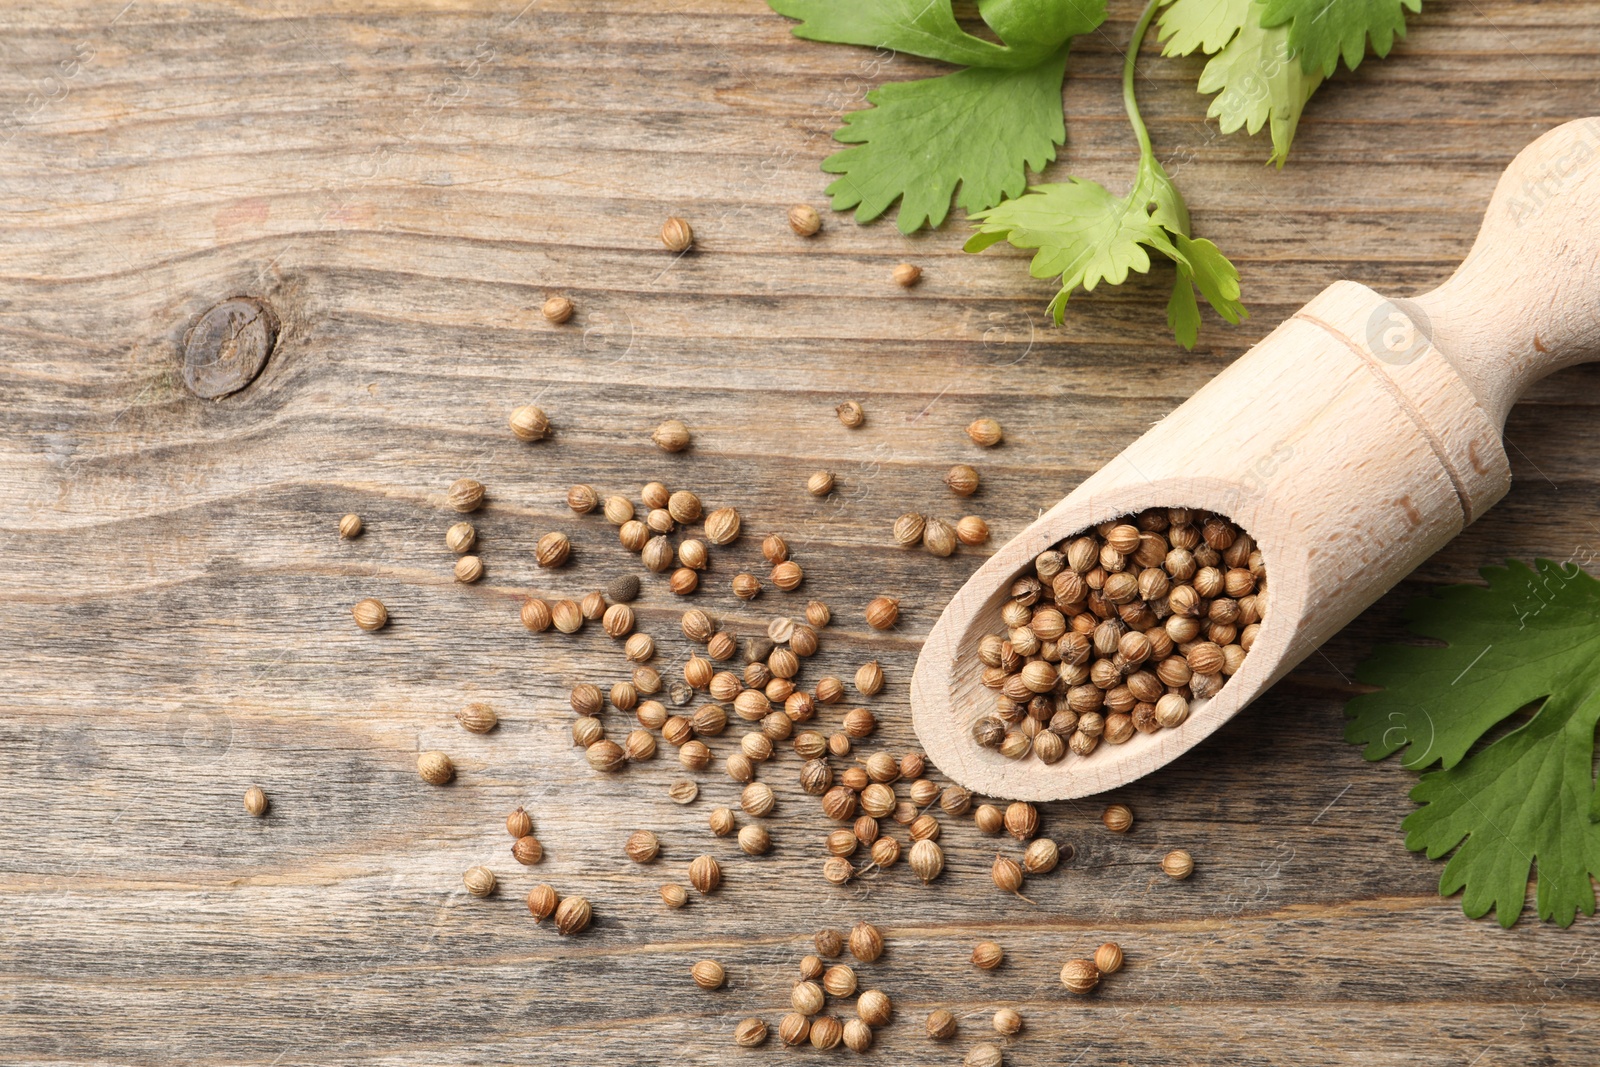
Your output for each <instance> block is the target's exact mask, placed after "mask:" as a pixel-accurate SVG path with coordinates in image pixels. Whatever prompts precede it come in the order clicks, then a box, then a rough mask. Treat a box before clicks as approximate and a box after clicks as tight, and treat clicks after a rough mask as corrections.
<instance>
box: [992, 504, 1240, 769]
mask: <svg viewBox="0 0 1600 1067" xmlns="http://www.w3.org/2000/svg"><path fill="white" fill-rule="evenodd" d="M1010 592H1011V595H1010V598H1009V599H1008V600H1007V601H1006V603H1005V604H1004V605H1003V606H1002V607H1001V609H1000V618H1001V621H1002V622H1003V623H1004V624H1005V626H1006V631H1005V632H1004V633H995V634H986V635H984V637H983V638H982V640H981V641H980V642H979V645H978V658H979V660H980V661H981V662H982V664H983V684H984V685H986V686H988V687H989V688H990V689H993V690H994V691H995V706H994V711H993V713H992V714H989V715H986V716H984V717H983V718H980V719H979V720H978V721H977V722H976V723H974V724H973V728H972V736H973V739H974V740H975V741H977V743H978V744H980V745H982V746H984V747H986V748H993V749H998V750H999V752H1000V753H1001V754H1002V755H1004V756H1006V757H1008V758H1010V759H1023V758H1026V757H1027V756H1029V755H1033V756H1036V757H1038V758H1039V759H1040V760H1041V761H1043V762H1045V763H1056V762H1058V761H1060V760H1061V759H1062V758H1063V757H1064V756H1065V755H1066V754H1067V751H1068V750H1071V751H1072V752H1074V753H1076V754H1077V755H1079V756H1088V755H1090V754H1091V753H1093V752H1094V751H1095V749H1096V748H1098V747H1099V745H1100V743H1101V742H1102V741H1103V742H1105V743H1106V744H1109V745H1120V744H1122V743H1124V742H1126V741H1128V740H1129V739H1130V738H1132V737H1133V736H1134V734H1135V733H1146V734H1149V733H1156V732H1157V731H1159V730H1162V729H1171V728H1174V727H1177V726H1179V725H1181V724H1182V723H1183V722H1184V721H1185V720H1186V719H1188V717H1189V710H1190V702H1191V701H1194V700H1203V699H1206V698H1209V697H1213V696H1216V695H1217V693H1218V692H1220V691H1221V690H1222V687H1223V685H1224V684H1226V682H1227V680H1228V678H1229V677H1230V676H1232V675H1233V674H1234V673H1235V672H1236V671H1238V670H1239V668H1240V666H1242V665H1243V663H1244V658H1245V655H1246V654H1247V653H1248V652H1249V651H1250V646H1251V645H1252V644H1253V643H1254V641H1255V638H1256V634H1257V633H1258V632H1259V630H1260V627H1261V620H1262V617H1263V615H1264V613H1265V608H1266V593H1267V569H1266V565H1265V563H1264V562H1263V561H1262V558H1261V553H1260V551H1259V550H1257V548H1256V546H1255V542H1254V541H1253V540H1252V539H1251V537H1250V535H1249V534H1247V533H1245V532H1244V531H1242V530H1240V529H1239V527H1238V526H1236V525H1234V524H1233V523H1232V522H1230V521H1229V520H1228V519H1226V518H1224V517H1222V516H1220V515H1214V514H1212V513H1210V512H1207V511H1200V510H1191V509H1189V508H1150V509H1148V510H1146V511H1142V512H1140V513H1139V514H1137V515H1125V516H1123V517H1121V518H1117V519H1111V520H1109V521H1107V522H1103V523H1101V524H1100V525H1098V526H1096V527H1095V528H1094V529H1093V530H1092V531H1089V532H1087V533H1084V534H1082V535H1080V536H1078V537H1075V538H1069V539H1068V540H1066V541H1063V542H1062V543H1061V544H1060V545H1058V546H1057V547H1055V548H1052V549H1049V550H1047V551H1045V552H1043V553H1041V554H1040V555H1039V556H1038V558H1036V559H1035V560H1034V564H1033V573H1032V574H1025V575H1023V576H1022V577H1020V578H1018V579H1017V580H1016V581H1015V582H1013V583H1012V586H1011V591H1010Z"/></svg>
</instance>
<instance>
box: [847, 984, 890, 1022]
mask: <svg viewBox="0 0 1600 1067" xmlns="http://www.w3.org/2000/svg"><path fill="white" fill-rule="evenodd" d="M856 1015H857V1016H858V1017H859V1018H860V1019H861V1021H862V1022H864V1023H866V1024H867V1025H868V1026H888V1025H889V1022H890V1020H892V1019H893V1018H894V1005H893V1004H892V1003H891V1002H890V1000H889V996H888V994H886V993H885V992H883V990H881V989H869V990H867V991H866V992H865V993H862V994H861V995H860V996H859V997H857V998H856Z"/></svg>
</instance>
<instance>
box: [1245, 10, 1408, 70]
mask: <svg viewBox="0 0 1600 1067" xmlns="http://www.w3.org/2000/svg"><path fill="white" fill-rule="evenodd" d="M1265 7H1266V11H1265V12H1264V14H1263V15H1262V17H1261V25H1262V26H1264V27H1266V28H1268V29H1271V28H1273V27H1275V26H1283V25H1287V26H1288V27H1289V49H1290V53H1291V54H1293V55H1297V56H1299V57H1300V68H1301V69H1302V70H1304V71H1305V72H1306V73H1307V74H1318V73H1320V74H1321V76H1322V77H1324V78H1326V77H1329V76H1331V75H1332V74H1333V69H1334V67H1336V66H1338V65H1339V56H1340V55H1341V54H1342V55H1343V56H1344V65H1345V66H1347V67H1349V68H1350V69H1351V70H1355V69H1356V67H1357V66H1359V65H1360V64H1361V59H1362V57H1363V56H1364V55H1365V54H1366V51H1367V38H1369V37H1370V38H1371V39H1372V51H1373V52H1374V53H1375V54H1376V55H1377V56H1378V57H1379V58H1380V59H1381V58H1382V57H1384V56H1386V55H1388V54H1389V49H1390V48H1392V47H1393V46H1394V39H1395V38H1396V37H1404V36H1405V35H1406V9H1410V10H1411V11H1412V12H1413V13H1416V12H1418V11H1421V10H1422V0H1265Z"/></svg>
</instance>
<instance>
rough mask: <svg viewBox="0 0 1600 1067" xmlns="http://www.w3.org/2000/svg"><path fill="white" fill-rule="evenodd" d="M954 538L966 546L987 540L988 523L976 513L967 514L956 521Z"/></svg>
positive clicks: (979, 543)
mask: <svg viewBox="0 0 1600 1067" xmlns="http://www.w3.org/2000/svg"><path fill="white" fill-rule="evenodd" d="M956 540H958V541H960V542H961V543H962V544H964V545H967V546H968V547H972V546H976V545H981V544H983V543H984V542H985V541H987V540H989V524H988V523H986V522H984V521H983V520H982V519H980V518H979V517H978V516H976V515H967V516H965V517H964V518H962V519H961V521H960V522H958V523H956Z"/></svg>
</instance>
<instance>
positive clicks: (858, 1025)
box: [844, 1019, 872, 1052]
mask: <svg viewBox="0 0 1600 1067" xmlns="http://www.w3.org/2000/svg"><path fill="white" fill-rule="evenodd" d="M844 1047H845V1048H847V1049H849V1050H850V1051H851V1052H866V1051H867V1050H868V1049H870V1048H872V1027H870V1026H868V1025H867V1024H866V1023H864V1022H862V1021H861V1020H860V1019H846V1020H845V1022H844Z"/></svg>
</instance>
